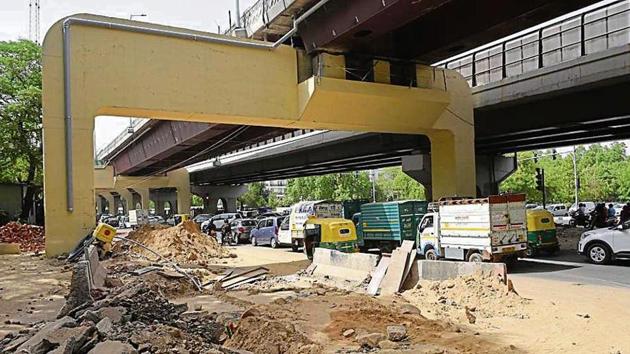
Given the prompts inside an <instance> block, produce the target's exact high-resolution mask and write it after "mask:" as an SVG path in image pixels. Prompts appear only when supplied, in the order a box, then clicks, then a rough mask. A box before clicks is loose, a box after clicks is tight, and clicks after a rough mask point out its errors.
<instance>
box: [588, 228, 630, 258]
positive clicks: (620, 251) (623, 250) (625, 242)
mask: <svg viewBox="0 0 630 354" xmlns="http://www.w3.org/2000/svg"><path fill="white" fill-rule="evenodd" d="M578 253H579V254H581V255H584V256H586V257H587V258H588V260H589V261H590V262H591V263H595V264H608V263H610V262H611V261H613V260H615V259H619V258H630V222H626V223H624V224H623V225H619V226H615V227H611V228H602V229H595V230H591V231H587V232H585V233H583V234H582V236H581V237H580V241H579V242H578Z"/></svg>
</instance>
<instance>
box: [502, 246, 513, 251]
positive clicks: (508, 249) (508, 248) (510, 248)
mask: <svg viewBox="0 0 630 354" xmlns="http://www.w3.org/2000/svg"><path fill="white" fill-rule="evenodd" d="M515 250H516V248H514V247H505V248H504V249H503V252H514V251H515Z"/></svg>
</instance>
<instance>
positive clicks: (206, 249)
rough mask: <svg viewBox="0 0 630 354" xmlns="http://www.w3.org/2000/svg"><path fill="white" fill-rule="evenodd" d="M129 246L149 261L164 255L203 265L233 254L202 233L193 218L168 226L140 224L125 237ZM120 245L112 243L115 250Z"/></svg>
mask: <svg viewBox="0 0 630 354" xmlns="http://www.w3.org/2000/svg"><path fill="white" fill-rule="evenodd" d="M126 240H128V241H129V242H132V243H133V242H137V243H140V244H142V245H143V246H144V247H141V246H139V245H138V244H137V243H136V244H134V245H131V246H130V247H128V248H129V250H130V251H132V252H134V253H137V254H140V255H142V256H145V257H147V258H149V259H151V260H156V258H157V259H158V260H159V259H161V258H166V259H168V260H171V261H175V262H177V263H180V264H199V265H206V264H208V263H209V262H211V261H213V260H214V259H216V258H227V257H233V255H231V254H230V251H229V250H227V249H226V248H223V247H222V246H221V245H220V244H219V243H218V242H217V241H216V239H214V238H212V237H208V236H207V235H205V234H203V233H201V231H200V230H199V227H198V226H197V224H195V223H194V222H193V221H184V222H183V223H181V224H179V225H177V226H173V227H169V228H164V227H159V226H158V227H154V226H148V225H145V226H142V227H140V228H139V229H138V230H135V231H132V232H130V233H129V235H128V236H127V237H126ZM123 249H124V247H123V246H115V247H114V250H115V251H122V250H123Z"/></svg>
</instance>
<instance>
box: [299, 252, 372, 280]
mask: <svg viewBox="0 0 630 354" xmlns="http://www.w3.org/2000/svg"><path fill="white" fill-rule="evenodd" d="M377 263H378V256H377V255H374V254H366V253H344V252H339V251H336V250H331V249H326V248H316V249H315V252H314V253H313V264H312V267H311V268H310V269H309V271H310V270H311V269H312V274H313V275H315V276H317V275H319V276H328V277H331V278H338V279H344V280H350V281H358V282H362V281H364V280H365V279H366V278H367V277H368V276H369V275H370V273H371V272H372V270H373V269H374V267H376V265H377Z"/></svg>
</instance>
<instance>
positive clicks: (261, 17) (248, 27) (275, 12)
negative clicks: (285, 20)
mask: <svg viewBox="0 0 630 354" xmlns="http://www.w3.org/2000/svg"><path fill="white" fill-rule="evenodd" d="M294 2H295V0H258V1H256V2H255V3H254V4H253V5H252V6H250V7H249V8H248V9H247V10H245V11H244V12H243V15H242V16H241V24H242V26H243V27H244V28H245V31H246V33H247V37H251V36H253V35H254V33H256V32H258V31H260V30H261V29H262V28H263V27H266V26H267V25H268V24H269V23H271V21H273V20H274V19H275V18H276V17H278V16H279V15H280V14H282V12H283V11H284V10H286V9H287V8H288V7H289V6H290V5H291V4H293V3H294ZM235 27H236V25H232V28H230V29H228V32H231V31H233V30H234V28H235Z"/></svg>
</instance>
